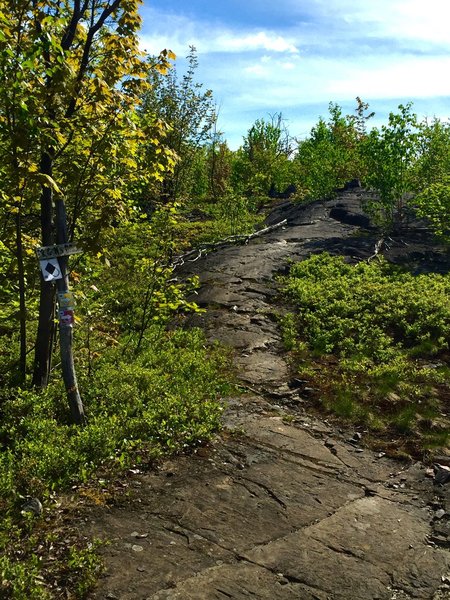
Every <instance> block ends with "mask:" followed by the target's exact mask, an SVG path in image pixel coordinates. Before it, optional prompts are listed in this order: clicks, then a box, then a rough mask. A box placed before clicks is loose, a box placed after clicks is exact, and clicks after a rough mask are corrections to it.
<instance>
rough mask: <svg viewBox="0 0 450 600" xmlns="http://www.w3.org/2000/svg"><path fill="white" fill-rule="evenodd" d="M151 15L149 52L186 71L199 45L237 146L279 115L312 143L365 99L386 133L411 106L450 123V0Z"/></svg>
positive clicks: (149, 7) (352, 0)
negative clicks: (338, 115) (324, 123)
mask: <svg viewBox="0 0 450 600" xmlns="http://www.w3.org/2000/svg"><path fill="white" fill-rule="evenodd" d="M141 15H142V18H143V27H142V31H141V46H142V48H143V49H145V50H147V51H148V52H150V53H151V54H158V53H159V52H160V51H161V50H163V49H170V50H172V51H173V52H175V53H176V55H177V61H176V65H177V71H178V72H179V73H183V69H184V67H185V60H184V57H185V56H186V55H187V53H188V51H189V46H190V45H194V46H195V47H196V49H197V53H198V59H199V67H198V70H197V80H198V82H200V83H202V84H203V85H204V89H205V90H206V89H211V90H212V91H213V95H214V98H215V101H216V103H217V108H218V110H219V129H220V130H221V131H222V132H223V133H224V137H225V139H226V140H227V142H228V144H229V146H230V147H231V148H232V149H236V148H238V147H239V146H240V145H241V144H242V141H243V136H244V135H245V134H246V133H247V131H248V129H249V128H250V127H251V125H252V124H253V123H254V122H255V120H256V119H260V118H263V119H266V120H270V118H271V116H272V115H275V114H278V113H282V115H283V117H284V119H285V122H286V125H287V127H288V130H289V132H290V134H291V135H292V136H293V137H297V138H304V137H306V136H307V135H308V133H309V131H310V130H311V127H313V126H314V124H315V123H317V120H318V118H319V116H323V117H325V118H326V117H327V115H328V104H329V102H337V103H338V104H339V105H340V106H342V108H343V109H344V112H345V113H346V114H351V113H353V111H354V108H355V106H356V101H355V98H356V96H359V97H361V98H362V99H363V100H364V101H365V102H368V103H369V105H370V109H371V110H374V111H375V113H376V117H375V120H374V121H373V123H374V124H375V125H378V126H379V125H380V124H381V123H383V122H386V120H387V116H388V114H389V112H391V111H394V112H395V111H396V109H397V106H398V105H399V104H400V103H405V102H407V101H409V100H412V101H413V102H414V111H415V112H416V113H417V114H418V116H419V117H420V118H424V117H429V118H432V117H434V116H436V117H438V118H447V117H448V116H450V28H449V22H450V1H449V0H365V1H364V0H209V1H206V0H169V2H167V0H144V5H143V7H142V9H141Z"/></svg>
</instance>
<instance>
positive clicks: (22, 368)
mask: <svg viewBox="0 0 450 600" xmlns="http://www.w3.org/2000/svg"><path fill="white" fill-rule="evenodd" d="M20 210H21V208H20V207H19V212H18V213H17V216H16V247H17V255H16V256H17V270H18V279H19V322H20V356H19V374H20V379H21V381H24V379H25V377H26V371H27V321H26V315H27V313H26V299H25V270H24V266H23V247H22V219H21V214H20Z"/></svg>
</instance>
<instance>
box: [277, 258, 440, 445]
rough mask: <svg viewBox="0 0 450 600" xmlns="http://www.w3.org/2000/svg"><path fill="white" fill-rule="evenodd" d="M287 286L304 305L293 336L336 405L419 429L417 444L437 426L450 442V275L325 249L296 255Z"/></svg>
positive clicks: (390, 425) (288, 324)
mask: <svg viewBox="0 0 450 600" xmlns="http://www.w3.org/2000/svg"><path fill="white" fill-rule="evenodd" d="M283 285H284V293H285V295H286V297H287V298H288V299H289V300H290V302H291V303H292V304H293V305H294V306H295V312H294V313H292V314H290V315H288V316H287V317H285V318H284V319H283V332H284V339H285V342H286V343H287V346H288V348H289V349H291V350H293V352H294V356H295V357H296V360H297V369H298V372H299V373H300V375H301V377H302V378H303V379H306V380H308V381H310V382H312V383H313V385H314V386H315V387H316V388H317V389H318V390H319V391H318V394H317V398H318V400H320V402H321V403H322V404H323V405H324V406H325V407H326V408H327V409H329V410H331V411H333V412H334V413H336V414H338V415H340V416H343V417H346V418H349V419H351V420H352V421H354V422H361V423H364V424H366V425H369V426H371V427H372V428H373V429H375V430H377V431H379V432H382V431H390V432H392V433H393V434H394V435H397V434H401V435H405V436H409V441H405V442H404V443H405V444H406V445H407V446H408V447H409V448H412V447H413V444H412V440H413V441H414V444H416V446H417V448H421V449H422V450H423V449H425V448H426V447H427V446H432V445H434V441H433V439H434V438H433V435H432V433H433V430H434V431H435V433H436V434H437V435H438V437H439V439H440V441H441V443H444V444H445V443H446V442H447V440H448V436H449V433H450V431H449V428H448V424H446V423H445V420H444V421H443V419H442V418H441V413H443V412H445V411H446V410H447V408H448V407H447V406H446V402H447V401H448V397H449V385H448V381H449V379H448V377H449V373H450V369H449V366H448V349H449V339H450V303H449V295H450V276H448V275H437V274H424V275H417V276H413V275H411V274H410V273H409V272H407V271H405V270H402V269H400V268H398V267H396V266H393V265H391V264H389V263H388V262H386V261H384V260H381V261H373V262H371V263H370V264H369V263H367V262H361V263H359V264H357V265H350V264H347V263H346V262H345V261H344V259H343V258H342V257H332V256H330V255H328V254H326V253H324V254H320V255H316V256H313V257H311V258H309V259H308V260H305V261H303V262H300V263H297V264H295V265H294V266H293V267H292V269H291V271H290V275H289V277H287V278H285V279H284V283H283ZM443 434H445V435H443Z"/></svg>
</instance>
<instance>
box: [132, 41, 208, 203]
mask: <svg viewBox="0 0 450 600" xmlns="http://www.w3.org/2000/svg"><path fill="white" fill-rule="evenodd" d="M186 58H187V61H188V66H187V70H186V72H185V73H184V74H183V76H182V77H181V78H179V76H178V74H177V71H176V68H175V67H173V68H172V69H171V70H170V71H169V72H168V73H167V74H166V73H163V74H161V73H158V72H157V71H155V70H153V71H151V72H150V74H149V83H150V87H149V89H148V90H147V91H146V92H145V94H144V95H143V105H142V109H141V113H142V115H143V116H144V118H145V116H146V115H147V114H150V115H156V116H157V118H158V119H160V120H161V121H163V122H165V123H167V124H168V125H169V130H168V131H167V135H166V138H165V144H166V146H167V147H168V148H169V149H170V150H171V151H172V152H173V153H174V156H175V157H176V162H175V164H174V168H173V170H172V172H167V173H165V175H164V177H163V178H162V179H161V186H160V190H159V192H160V199H161V200H163V201H164V202H175V201H184V200H186V198H187V197H188V195H189V193H190V192H191V190H192V187H193V185H194V184H195V176H196V175H197V174H198V170H197V168H196V165H195V158H196V156H197V151H198V150H199V149H200V148H201V146H202V145H204V144H205V143H208V142H209V141H210V140H211V138H212V135H213V134H212V132H213V130H214V128H215V123H216V120H217V115H216V110H215V104H214V99H213V95H212V91H211V90H206V91H204V90H203V89H202V88H203V85H202V84H201V83H198V82H197V81H196V71H197V68H198V58H197V51H196V49H195V47H194V46H191V47H190V49H189V54H188V56H187V57H186ZM146 143H149V141H148V140H147V142H146ZM150 143H151V140H150ZM197 167H198V165H197Z"/></svg>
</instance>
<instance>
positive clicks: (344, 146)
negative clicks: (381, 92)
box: [294, 98, 373, 199]
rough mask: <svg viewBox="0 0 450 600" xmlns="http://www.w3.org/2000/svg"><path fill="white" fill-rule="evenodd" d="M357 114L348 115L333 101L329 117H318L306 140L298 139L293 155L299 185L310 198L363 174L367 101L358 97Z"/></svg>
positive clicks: (328, 191) (334, 188)
mask: <svg viewBox="0 0 450 600" xmlns="http://www.w3.org/2000/svg"><path fill="white" fill-rule="evenodd" d="M356 100H357V107H356V113H357V114H356V116H355V115H345V116H344V114H343V113H342V108H341V107H340V106H339V105H338V104H336V103H333V102H330V104H329V107H328V110H329V118H328V121H326V120H325V119H324V118H323V117H320V118H319V121H318V123H317V125H315V126H314V127H313V128H312V129H311V133H310V135H309V137H308V138H307V139H306V140H303V141H300V142H299V147H298V153H297V155H296V157H295V159H294V165H295V170H296V179H297V185H298V187H299V189H300V190H301V192H302V193H303V196H304V197H305V198H307V199H316V198H326V197H330V196H332V195H333V194H334V193H335V191H336V189H338V188H340V187H342V186H343V185H345V184H346V183H347V182H348V181H350V180H352V179H356V178H358V179H360V178H362V177H363V176H364V164H363V161H362V158H361V153H360V148H361V142H362V140H363V139H364V138H365V135H366V133H365V132H366V122H367V120H368V119H370V118H371V117H372V116H373V113H371V114H368V115H366V114H365V112H366V111H367V108H368V105H367V104H366V103H364V102H362V100H361V99H360V98H357V99H356Z"/></svg>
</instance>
